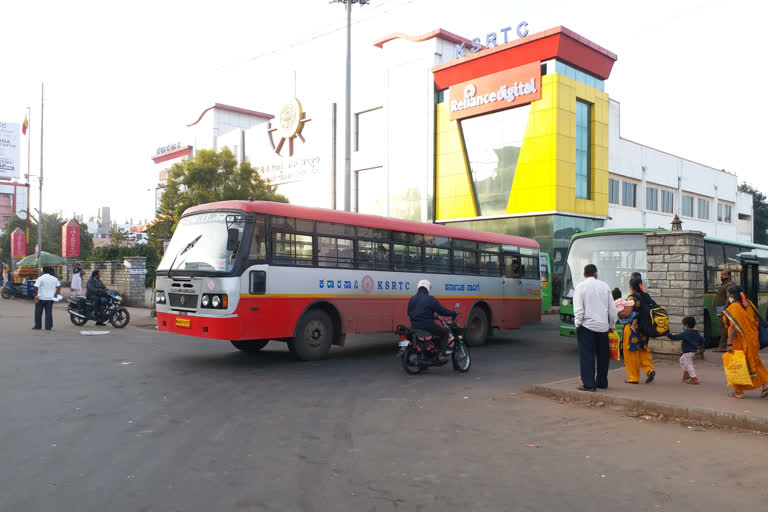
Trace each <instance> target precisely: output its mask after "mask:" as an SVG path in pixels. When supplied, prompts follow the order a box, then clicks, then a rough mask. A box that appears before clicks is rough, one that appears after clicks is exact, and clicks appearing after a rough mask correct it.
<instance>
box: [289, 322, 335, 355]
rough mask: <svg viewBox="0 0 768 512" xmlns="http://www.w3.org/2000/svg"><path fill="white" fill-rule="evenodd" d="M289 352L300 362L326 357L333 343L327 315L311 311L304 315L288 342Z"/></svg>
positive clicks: (331, 328) (331, 327) (330, 325)
mask: <svg viewBox="0 0 768 512" xmlns="http://www.w3.org/2000/svg"><path fill="white" fill-rule="evenodd" d="M288 343H289V349H290V351H291V352H292V353H293V354H295V355H296V357H298V358H299V359H301V360H302V361H316V360H318V359H323V358H325V357H326V356H327V355H328V352H329V351H330V350H331V344H332V343H333V322H331V317H330V316H328V313H326V312H325V311H321V310H319V309H313V310H311V311H308V312H307V313H305V314H304V315H303V316H302V317H301V319H300V320H299V323H298V325H297V326H296V335H295V336H294V337H293V340H292V341H289V342H288Z"/></svg>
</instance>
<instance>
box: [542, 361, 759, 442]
mask: <svg viewBox="0 0 768 512" xmlns="http://www.w3.org/2000/svg"><path fill="white" fill-rule="evenodd" d="M761 356H762V359H763V362H764V363H768V353H763V354H761ZM721 357H722V354H720V353H717V352H712V351H709V350H708V351H707V352H706V353H705V356H704V360H703V361H702V360H700V359H697V360H695V361H694V366H695V367H696V375H697V377H698V378H699V381H700V382H701V383H700V384H699V385H691V384H686V383H685V382H682V381H681V378H682V374H683V372H682V370H681V369H680V365H679V364H678V363H677V361H673V360H669V359H660V360H654V361H653V364H654V366H655V367H656V378H655V380H654V381H653V382H652V383H651V384H645V377H644V376H642V377H641V379H640V384H626V383H625V382H624V381H625V380H626V378H627V374H626V373H625V371H624V368H623V367H622V368H617V369H615V370H611V371H610V372H608V389H606V390H599V389H598V390H597V391H598V392H596V393H592V392H588V391H579V390H578V387H579V386H581V379H580V378H578V377H577V378H572V379H566V380H561V381H557V382H551V383H549V384H544V385H538V386H532V387H530V388H529V389H528V390H529V391H530V392H532V393H535V394H539V395H543V396H549V397H556V398H568V399H571V400H590V401H602V402H605V403H606V404H610V405H618V406H624V407H631V408H634V409H638V410H642V411H646V412H653V413H657V414H663V415H665V416H668V417H674V418H682V419H687V420H691V421H699V422H704V423H707V422H708V423H712V424H714V425H718V426H723V427H738V428H744V429H749V430H758V431H761V432H768V399H760V391H759V390H754V391H747V392H746V393H745V398H744V399H743V400H737V399H734V398H730V397H729V396H728V391H730V390H731V388H729V387H728V386H727V385H726V380H725V372H724V371H723V365H722V359H721ZM767 365H768V364H767Z"/></svg>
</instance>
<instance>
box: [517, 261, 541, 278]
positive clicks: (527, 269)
mask: <svg viewBox="0 0 768 512" xmlns="http://www.w3.org/2000/svg"><path fill="white" fill-rule="evenodd" d="M520 259H521V262H520V263H521V265H520V266H521V269H520V274H521V275H522V277H523V279H539V257H538V256H522V257H521V258H520Z"/></svg>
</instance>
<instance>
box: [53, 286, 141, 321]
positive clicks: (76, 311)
mask: <svg viewBox="0 0 768 512" xmlns="http://www.w3.org/2000/svg"><path fill="white" fill-rule="evenodd" d="M99 300H101V301H103V302H104V305H103V307H102V310H101V314H100V315H99V318H96V305H95V304H94V303H93V302H91V301H90V300H88V299H86V298H85V297H71V298H70V299H69V305H68V306H67V313H69V319H70V320H71V321H72V323H73V324H75V325H76V326H78V327H80V326H82V325H85V323H86V322H87V321H88V320H93V321H94V322H106V321H109V323H111V324H112V325H113V326H114V327H115V328H117V329H122V328H123V327H125V326H126V325H128V322H129V321H130V319H131V315H130V313H128V310H127V309H125V307H123V306H121V305H120V303H121V302H122V301H123V298H122V297H121V296H120V294H119V293H118V292H116V291H110V292H108V293H107V295H105V296H103V297H100V298H99Z"/></svg>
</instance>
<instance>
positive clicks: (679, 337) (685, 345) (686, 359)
mask: <svg viewBox="0 0 768 512" xmlns="http://www.w3.org/2000/svg"><path fill="white" fill-rule="evenodd" d="M694 327H696V319H695V318H693V317H692V316H687V317H685V318H683V332H682V333H680V334H669V335H668V336H667V337H668V338H669V339H671V340H676V341H681V342H682V344H681V348H682V350H683V355H682V356H680V368H682V369H683V382H687V383H688V384H698V383H699V379H697V378H696V369H695V368H694V367H693V356H694V355H695V354H696V351H697V350H698V349H699V347H700V346H701V345H704V338H703V337H702V336H701V334H699V331H696V330H694Z"/></svg>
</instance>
